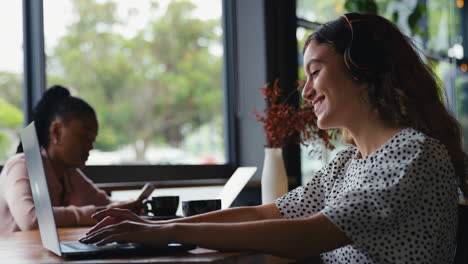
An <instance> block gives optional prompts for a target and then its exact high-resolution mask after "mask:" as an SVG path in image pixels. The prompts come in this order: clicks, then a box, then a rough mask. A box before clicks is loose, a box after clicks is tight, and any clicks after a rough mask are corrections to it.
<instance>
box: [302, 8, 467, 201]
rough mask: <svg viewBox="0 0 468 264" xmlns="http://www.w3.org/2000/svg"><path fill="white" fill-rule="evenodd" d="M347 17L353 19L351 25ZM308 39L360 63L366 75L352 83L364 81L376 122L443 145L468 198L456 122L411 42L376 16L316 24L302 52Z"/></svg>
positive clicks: (437, 85)
mask: <svg viewBox="0 0 468 264" xmlns="http://www.w3.org/2000/svg"><path fill="white" fill-rule="evenodd" d="M347 17H354V18H356V17H357V18H358V19H355V20H353V21H351V23H350V20H349V19H347ZM354 21H357V22H354ZM312 40H315V41H317V42H318V43H325V44H328V45H330V46H332V47H333V48H334V50H335V51H336V52H337V53H339V54H343V55H345V53H346V52H345V51H347V49H348V53H350V54H351V57H352V58H353V59H354V60H357V61H358V62H357V63H359V59H361V63H362V64H361V65H360V66H361V67H362V68H366V69H367V70H366V72H361V73H359V72H358V74H356V75H354V74H353V71H352V70H354V71H355V70H356V69H350V72H351V74H353V76H355V79H356V80H358V81H363V82H367V83H368V86H369V88H368V90H367V96H368V98H369V99H370V102H371V104H372V106H373V107H374V109H376V110H377V111H378V113H379V114H380V117H381V119H382V120H383V121H384V122H385V123H386V124H387V125H389V126H395V125H398V126H403V127H412V128H414V129H416V130H418V131H421V132H423V133H425V134H426V135H428V136H430V137H432V138H435V139H437V140H439V141H440V142H441V143H442V144H444V145H445V146H446V148H447V150H448V152H449V154H450V157H451V160H452V163H453V166H454V169H455V173H456V175H457V177H458V179H459V183H460V187H461V190H462V191H463V194H464V195H465V197H468V183H467V177H468V176H467V170H466V167H467V164H468V157H467V155H466V153H465V152H464V151H463V149H462V139H461V127H460V124H459V122H458V121H457V120H456V118H455V117H454V116H453V115H452V114H451V113H450V112H449V111H448V110H447V108H446V107H445V105H444V103H443V100H444V92H443V91H444V90H443V88H442V85H441V82H440V80H439V79H438V78H437V77H436V75H435V74H434V72H433V71H432V69H431V68H430V67H429V66H428V65H427V64H426V63H424V62H423V60H422V59H421V56H420V55H419V54H420V53H419V52H418V51H419V50H418V48H417V47H416V46H415V45H414V43H413V42H412V41H411V39H410V38H409V37H407V36H405V35H404V34H402V33H401V32H400V30H399V29H398V28H397V26H396V25H395V24H393V23H392V22H390V21H388V20H387V19H385V18H383V17H381V16H377V15H373V14H365V13H350V14H346V15H345V16H342V17H340V18H338V19H336V20H333V21H330V22H328V23H326V24H323V25H321V26H319V28H317V30H316V31H315V32H314V33H313V34H311V35H310V36H309V37H308V38H307V40H306V43H305V45H304V51H305V49H306V48H307V46H308V45H309V43H310V42H311V41H312ZM351 44H352V45H351ZM351 46H352V48H351V50H349V48H350V47H351ZM348 69H349V68H348ZM345 134H346V133H345ZM351 143H352V142H351Z"/></svg>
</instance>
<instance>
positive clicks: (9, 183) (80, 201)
mask: <svg viewBox="0 0 468 264" xmlns="http://www.w3.org/2000/svg"><path fill="white" fill-rule="evenodd" d="M42 156H43V160H44V168H45V171H46V174H47V182H48V185H49V192H50V199H51V201H52V206H53V210H54V216H55V222H56V224H57V226H61V227H63V226H79V225H92V224H95V223H96V221H95V220H94V219H92V218H91V215H92V214H93V213H95V212H96V206H103V205H107V204H109V203H110V202H111V200H110V199H109V197H108V196H107V195H106V193H105V192H104V191H102V190H99V189H98V188H97V187H96V186H94V185H93V182H92V181H91V180H89V179H88V178H87V177H86V176H85V175H84V174H83V172H82V171H81V170H79V169H69V170H67V171H66V172H65V175H62V176H60V175H56V174H55V172H54V170H53V169H52V167H51V164H50V161H49V159H48V158H47V154H46V153H45V151H43V152H42ZM36 228H37V218H36V212H35V208H34V202H33V198H32V193H31V187H30V183H29V176H28V171H27V167H26V160H25V157H24V153H19V154H16V155H14V156H13V157H11V158H10V159H9V160H8V161H7V162H6V164H5V165H4V167H3V169H2V172H1V174H0V233H9V232H14V231H23V230H30V229H36Z"/></svg>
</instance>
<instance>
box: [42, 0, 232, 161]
mask: <svg viewBox="0 0 468 264" xmlns="http://www.w3.org/2000/svg"><path fill="white" fill-rule="evenodd" d="M221 13H222V2H221V1H219V0H218V1H209V3H208V2H207V1H202V0H191V1H180V0H179V1H177V0H166V1H148V0H133V1H115V0H114V1H112V0H105V1H98V0H87V1H76V0H44V37H45V48H46V54H47V60H46V64H47V68H46V69H47V71H46V74H47V85H46V87H50V86H51V85H54V84H61V85H64V86H66V87H69V88H71V89H72V91H73V93H74V94H75V95H77V96H79V97H82V98H84V99H85V100H86V101H88V102H89V103H90V104H91V105H92V106H93V107H94V108H95V110H96V111H97V114H98V121H99V123H100V125H99V128H100V129H99V135H98V138H97V141H96V144H95V150H93V151H92V152H91V155H90V158H89V160H88V165H175V164H192V165H193V164H197V165H199V164H204V165H216V164H226V163H227V162H228V161H227V160H226V155H225V152H226V148H225V142H224V132H225V131H224V112H223V84H222V83H223V82H222V65H223V45H222V33H223V28H222V23H221V21H222V19H221V18H222V14H221Z"/></svg>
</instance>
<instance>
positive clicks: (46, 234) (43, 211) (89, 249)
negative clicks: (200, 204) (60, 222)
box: [21, 121, 196, 258]
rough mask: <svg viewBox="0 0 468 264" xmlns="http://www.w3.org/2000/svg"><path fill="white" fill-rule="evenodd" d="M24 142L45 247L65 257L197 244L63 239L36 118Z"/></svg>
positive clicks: (170, 250) (166, 250) (175, 249)
mask: <svg viewBox="0 0 468 264" xmlns="http://www.w3.org/2000/svg"><path fill="white" fill-rule="evenodd" d="M21 142H22V144H23V150H24V153H25V156H26V166H27V169H28V174H29V180H30V184H31V191H32V195H33V200H34V205H35V207H36V215H37V221H38V224H39V232H40V235H41V240H42V245H43V247H44V248H46V249H48V250H50V251H51V252H53V253H54V254H56V255H58V256H60V257H63V258H100V257H118V256H119V257H120V256H142V255H161V254H167V255H172V254H176V253H182V252H186V251H189V250H192V249H194V248H195V247H196V246H195V245H188V244H180V243H170V244H167V245H163V246H161V247H145V246H142V245H137V244H117V243H114V244H109V245H105V246H96V245H87V244H83V243H80V242H78V241H70V242H60V240H59V235H58V232H57V227H56V224H55V218H54V214H53V210H52V203H51V201H50V196H49V188H48V186H47V179H46V174H45V170H44V164H43V161H42V156H41V153H40V148H39V142H38V139H37V133H36V128H35V125H34V121H33V122H31V123H30V124H29V125H28V126H27V127H25V128H24V129H23V130H22V131H21Z"/></svg>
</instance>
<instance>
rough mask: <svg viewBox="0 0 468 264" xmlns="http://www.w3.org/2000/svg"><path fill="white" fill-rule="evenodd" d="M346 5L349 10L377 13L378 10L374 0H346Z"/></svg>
mask: <svg viewBox="0 0 468 264" xmlns="http://www.w3.org/2000/svg"><path fill="white" fill-rule="evenodd" d="M344 7H345V9H346V10H347V11H348V12H364V13H370V14H377V11H378V10H377V4H376V3H375V1H374V0H346V1H345V4H344Z"/></svg>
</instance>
